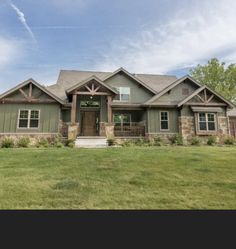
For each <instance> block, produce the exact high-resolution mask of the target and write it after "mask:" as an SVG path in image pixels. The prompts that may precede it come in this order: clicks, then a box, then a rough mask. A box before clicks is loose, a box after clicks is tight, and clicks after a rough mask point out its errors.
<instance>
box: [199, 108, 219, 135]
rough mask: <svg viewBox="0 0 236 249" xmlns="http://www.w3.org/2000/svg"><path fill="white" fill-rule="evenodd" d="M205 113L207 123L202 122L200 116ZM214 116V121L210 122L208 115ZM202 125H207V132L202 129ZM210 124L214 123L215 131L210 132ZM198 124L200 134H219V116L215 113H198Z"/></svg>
mask: <svg viewBox="0 0 236 249" xmlns="http://www.w3.org/2000/svg"><path fill="white" fill-rule="evenodd" d="M201 113H204V114H205V121H200V114H201ZM209 114H212V115H213V116H214V121H209V120H208V115H209ZM200 123H206V130H201V129H200ZM209 123H214V125H215V129H214V130H209ZM197 124H198V133H216V132H217V115H216V113H213V112H198V113H197Z"/></svg>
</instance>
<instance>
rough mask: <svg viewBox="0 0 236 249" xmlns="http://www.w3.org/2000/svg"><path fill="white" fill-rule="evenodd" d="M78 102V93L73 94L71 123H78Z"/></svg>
mask: <svg viewBox="0 0 236 249" xmlns="http://www.w3.org/2000/svg"><path fill="white" fill-rule="evenodd" d="M76 103H77V94H73V97H72V105H71V124H75V123H76Z"/></svg>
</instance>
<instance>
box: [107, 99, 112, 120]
mask: <svg viewBox="0 0 236 249" xmlns="http://www.w3.org/2000/svg"><path fill="white" fill-rule="evenodd" d="M111 101H112V97H111V96H110V95H108V96H107V117H108V124H111V123H112V108H111Z"/></svg>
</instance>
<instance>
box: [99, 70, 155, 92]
mask: <svg viewBox="0 0 236 249" xmlns="http://www.w3.org/2000/svg"><path fill="white" fill-rule="evenodd" d="M121 72H122V73H124V74H126V75H127V76H129V77H130V78H132V79H133V80H134V81H136V82H137V83H138V84H140V85H142V86H143V87H144V88H146V89H148V90H149V91H150V92H152V93H153V94H157V92H156V91H155V90H153V89H152V88H151V87H149V86H148V85H147V84H145V83H144V82H143V81H142V80H140V79H139V78H137V77H135V76H134V75H132V74H131V73H129V72H128V71H127V70H125V69H124V68H122V67H121V68H119V69H117V70H116V71H114V72H113V73H111V74H110V75H108V76H106V77H105V78H103V81H106V80H108V79H110V78H112V77H113V76H115V75H116V74H118V73H121Z"/></svg>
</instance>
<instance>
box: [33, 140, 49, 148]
mask: <svg viewBox="0 0 236 249" xmlns="http://www.w3.org/2000/svg"><path fill="white" fill-rule="evenodd" d="M36 147H38V148H39V147H44V148H48V147H49V143H48V140H47V139H46V138H40V139H39V140H38V142H37V144H36Z"/></svg>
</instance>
